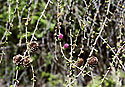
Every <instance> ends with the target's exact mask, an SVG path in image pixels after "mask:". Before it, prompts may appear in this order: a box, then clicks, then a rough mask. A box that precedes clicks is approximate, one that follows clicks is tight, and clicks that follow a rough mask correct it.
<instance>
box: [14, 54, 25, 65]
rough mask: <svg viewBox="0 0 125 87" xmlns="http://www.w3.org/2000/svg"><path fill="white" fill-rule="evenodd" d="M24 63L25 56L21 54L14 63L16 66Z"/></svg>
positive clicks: (15, 58) (15, 57)
mask: <svg viewBox="0 0 125 87" xmlns="http://www.w3.org/2000/svg"><path fill="white" fill-rule="evenodd" d="M22 61H23V56H22V55H20V54H18V55H16V56H14V57H13V63H15V64H16V65H19V64H21V63H22Z"/></svg>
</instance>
